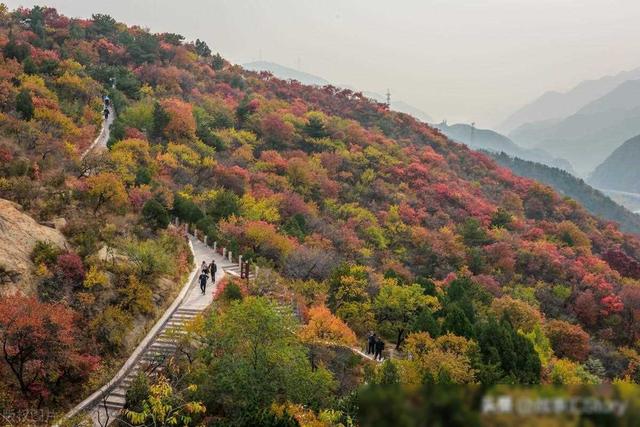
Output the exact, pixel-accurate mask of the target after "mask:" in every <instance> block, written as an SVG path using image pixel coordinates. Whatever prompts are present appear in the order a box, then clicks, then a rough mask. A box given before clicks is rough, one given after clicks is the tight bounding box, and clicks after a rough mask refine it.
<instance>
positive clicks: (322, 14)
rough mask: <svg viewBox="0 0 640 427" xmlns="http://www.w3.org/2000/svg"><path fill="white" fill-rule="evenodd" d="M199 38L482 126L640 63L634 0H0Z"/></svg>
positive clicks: (236, 55) (639, 7) (639, 13)
mask: <svg viewBox="0 0 640 427" xmlns="http://www.w3.org/2000/svg"><path fill="white" fill-rule="evenodd" d="M0 1H4V2H5V3H6V4H7V5H8V6H9V7H10V8H14V7H17V6H20V5H23V6H32V5H33V4H43V3H45V4H47V5H49V6H53V7H56V8H57V9H58V10H59V11H61V12H62V13H64V14H66V15H70V16H78V17H90V16H91V14H92V13H96V12H101V13H108V14H110V15H112V16H113V17H114V18H116V19H117V20H119V21H123V22H126V23H129V24H139V25H142V26H144V27H149V28H150V29H151V30H152V31H156V32H163V31H170V32H177V33H181V34H183V35H185V36H186V37H187V39H195V38H196V37H199V38H201V39H203V40H205V41H206V42H207V43H208V44H209V46H211V48H212V49H213V50H214V51H219V52H220V53H221V54H222V55H223V56H224V57H226V58H227V59H229V60H231V61H233V62H236V63H244V62H249V61H253V60H257V59H259V58H262V59H263V60H269V61H273V62H277V63H280V64H282V65H286V66H290V67H293V68H299V69H301V70H302V71H306V72H309V73H312V74H316V75H318V76H321V77H324V78H325V79H327V80H329V81H331V82H335V83H337V84H347V85H350V86H354V87H356V88H358V89H361V90H371V91H376V92H379V93H384V92H385V91H386V88H387V87H389V88H390V89H391V93H392V96H393V98H394V99H398V100H400V99H401V100H404V101H406V102H409V103H411V104H413V105H415V106H416V107H419V108H421V109H422V110H424V111H425V112H427V113H428V114H430V115H431V116H432V117H433V118H434V119H436V120H440V119H442V118H447V119H448V120H449V122H454V121H466V122H469V121H476V122H477V125H478V126H481V127H490V126H492V125H495V124H496V123H497V122H500V121H501V120H502V119H503V118H504V117H505V116H506V115H507V114H508V113H510V112H512V111H513V110H514V109H515V108H517V107H520V106H521V105H523V104H525V103H527V102H529V101H530V100H532V99H533V98H535V97H537V96H539V95H541V94H542V93H543V92H545V91H547V90H566V89H568V88H570V87H571V86H573V85H575V84H577V83H579V82H580V81H582V80H585V79H589V78H597V77H601V76H603V75H606V74H615V73H617V72H619V71H622V70H627V69H632V68H636V67H639V66H640V43H638V41H639V40H640V25H639V24H638V23H639V22H640V1H638V0H395V1H389V0H316V1H309V0H262V1H260V0H155V1H154V0H102V1H93V0H48V1H46V2H45V1H35V2H33V1H27V0H8V1H7V0H0Z"/></svg>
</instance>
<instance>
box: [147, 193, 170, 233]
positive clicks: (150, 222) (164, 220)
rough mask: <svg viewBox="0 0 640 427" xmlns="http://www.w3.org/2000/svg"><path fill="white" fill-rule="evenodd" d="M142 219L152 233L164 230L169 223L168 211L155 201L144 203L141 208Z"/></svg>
mask: <svg viewBox="0 0 640 427" xmlns="http://www.w3.org/2000/svg"><path fill="white" fill-rule="evenodd" d="M142 217H143V218H144V221H145V223H146V224H147V226H148V227H149V228H151V229H152V230H153V231H157V230H160V229H165V228H167V227H168V226H169V223H170V222H171V218H170V217H169V211H168V210H167V208H165V207H164V206H163V205H162V203H160V202H159V201H157V200H156V199H149V200H147V201H146V202H145V204H144V206H143V207H142Z"/></svg>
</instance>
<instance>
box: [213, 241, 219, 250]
mask: <svg viewBox="0 0 640 427" xmlns="http://www.w3.org/2000/svg"><path fill="white" fill-rule="evenodd" d="M216 249H218V242H217V241H215V242H213V252H215V251H216Z"/></svg>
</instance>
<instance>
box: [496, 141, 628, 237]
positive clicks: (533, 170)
mask: <svg viewBox="0 0 640 427" xmlns="http://www.w3.org/2000/svg"><path fill="white" fill-rule="evenodd" d="M490 155H491V157H493V158H494V159H495V160H496V161H497V162H498V164H500V165H501V166H504V167H506V168H509V169H510V170H511V171H512V172H513V173H514V174H517V175H520V176H526V177H527V178H531V179H535V180H536V181H539V182H542V183H544V184H547V185H549V186H551V187H553V188H554V189H555V190H556V191H557V192H558V193H560V194H563V195H565V196H567V197H570V198H572V199H573V200H575V201H577V202H578V203H580V204H581V205H583V206H584V207H585V208H586V209H587V210H589V212H591V213H592V214H593V215H597V216H599V217H600V218H603V219H605V220H608V221H614V222H617V223H619V224H620V227H621V228H622V229H623V230H624V231H626V232H627V233H635V234H640V215H637V214H634V213H632V212H630V211H629V210H627V209H625V208H624V207H623V206H620V205H619V204H617V203H616V202H614V201H613V200H611V199H610V198H609V197H607V196H606V195H605V194H603V193H602V192H600V191H598V190H596V189H595V188H593V187H591V186H589V185H588V184H586V183H585V182H584V181H583V180H582V179H579V178H576V177H575V176H573V175H571V174H569V173H567V172H566V171H564V170H561V169H558V168H552V167H549V166H547V165H543V164H540V163H536V162H531V161H527V160H523V159H519V158H517V157H513V156H511V155H508V154H506V153H490Z"/></svg>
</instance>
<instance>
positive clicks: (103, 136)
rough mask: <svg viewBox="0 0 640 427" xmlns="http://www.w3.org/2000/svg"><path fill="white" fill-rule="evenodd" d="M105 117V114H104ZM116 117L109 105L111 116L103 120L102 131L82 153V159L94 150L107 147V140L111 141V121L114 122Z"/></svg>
mask: <svg viewBox="0 0 640 427" xmlns="http://www.w3.org/2000/svg"><path fill="white" fill-rule="evenodd" d="M103 117H104V116H103ZM114 118H115V113H114V112H113V107H109V118H108V119H107V120H102V128H101V129H100V133H99V134H98V136H97V137H96V139H94V140H93V142H92V143H91V145H90V146H89V147H87V149H86V150H84V152H83V153H82V154H81V155H80V160H82V159H84V158H85V157H87V154H89V153H91V152H92V151H99V150H104V149H105V148H107V142H109V127H110V126H111V123H113V119H114Z"/></svg>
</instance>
